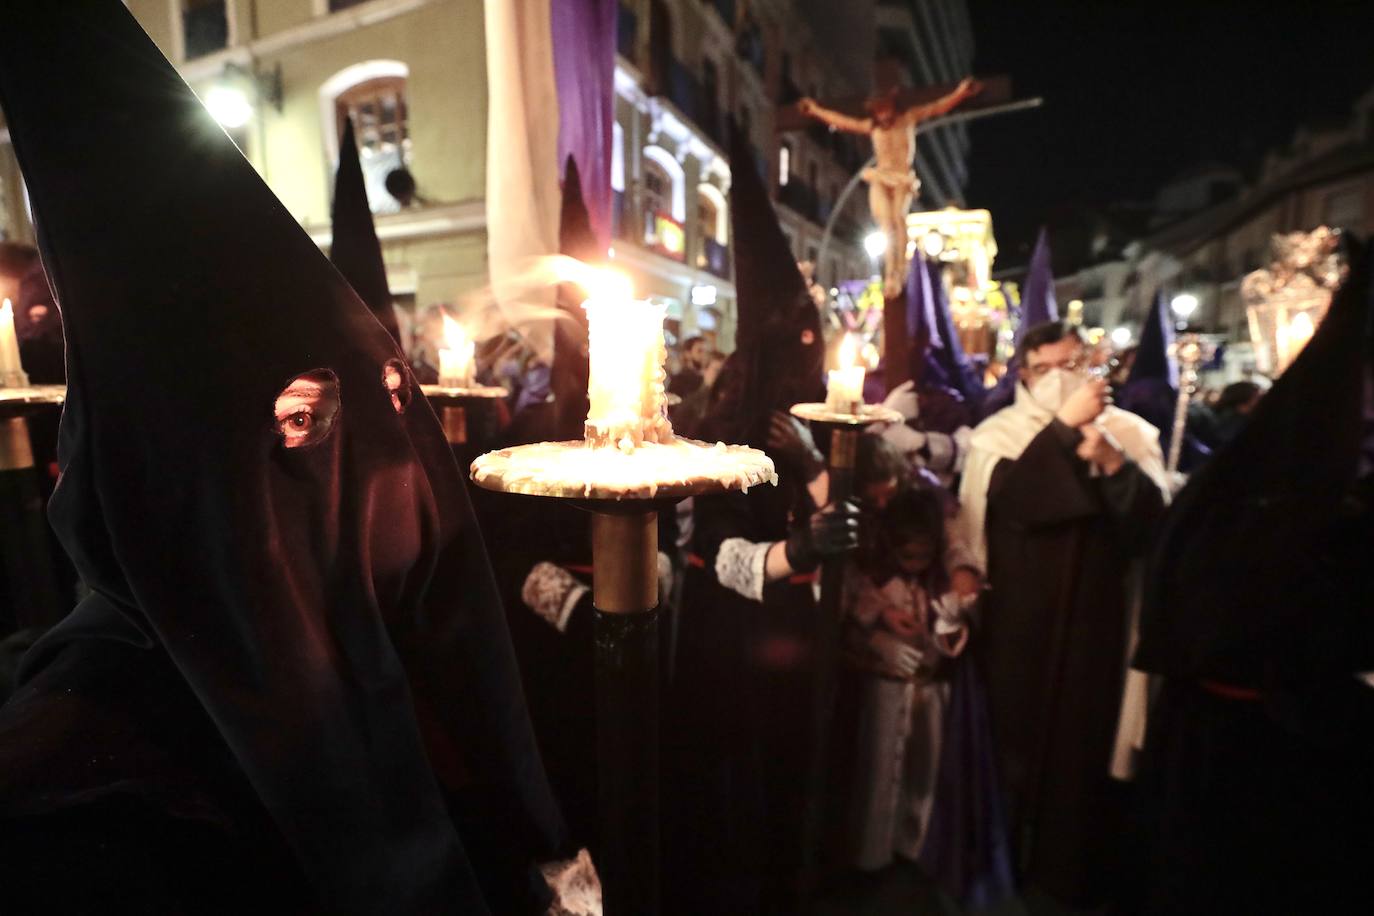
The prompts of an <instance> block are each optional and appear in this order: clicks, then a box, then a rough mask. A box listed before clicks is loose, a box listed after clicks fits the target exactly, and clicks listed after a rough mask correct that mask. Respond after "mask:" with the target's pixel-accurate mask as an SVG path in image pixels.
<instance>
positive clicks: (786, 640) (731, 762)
mask: <svg viewBox="0 0 1374 916" xmlns="http://www.w3.org/2000/svg"><path fill="white" fill-rule="evenodd" d="M731 162H732V166H733V169H732V172H733V175H734V184H733V187H732V190H731V221H732V228H733V234H734V238H735V251H736V265H735V275H736V281H735V282H736V289H737V290H738V293H739V327H738V332H737V337H736V339H737V342H738V346H737V349H736V351H735V352H734V353H733V354H731V356H730V357H729V359H728V360H727V361H726V364H725V366H724V367H723V368H722V370H721V375H720V378H719V379H718V380H717V382H716V388H715V391H714V392H713V396H712V400H713V403H712V406H711V407H710V408H709V409H708V415H707V419H706V422H705V424H704V428H703V430H702V435H703V437H704V438H705V439H707V440H708V441H714V440H722V441H726V442H739V443H745V444H748V445H751V446H754V447H756V448H762V447H764V445H765V444H766V440H767V430H768V421H769V415H770V413H771V412H773V411H777V410H781V411H786V410H787V409H788V407H790V406H791V405H792V404H794V403H797V402H801V401H815V400H818V399H820V398H821V397H822V396H823V392H822V391H821V389H820V378H821V369H822V365H823V344H822V342H821V333H820V318H819V315H818V313H817V311H816V306H815V304H814V303H813V302H812V300H811V298H810V296H809V295H808V294H807V291H806V284H805V281H804V280H803V278H802V276H801V274H800V273H799V272H798V271H797V268H796V262H795V260H794V259H793V257H792V255H791V252H790V250H789V249H788V247H787V241H786V239H785V238H784V236H783V234H782V231H781V229H780V228H779V227H778V224H777V219H776V217H775V215H774V213H773V209H772V205H771V203H770V202H769V200H768V196H767V192H766V189H765V188H764V185H763V182H762V180H761V179H760V178H759V176H758V174H757V172H756V170H755V168H754V164H753V158H752V156H751V155H750V154H749V152H748V147H747V144H744V143H743V142H742V140H741V139H740V138H739V137H738V135H737V132H736V136H735V139H734V143H733V144H732V147H731ZM778 474H779V484H778V486H777V487H768V486H764V487H756V488H754V489H752V490H750V491H749V492H748V493H747V494H745V493H731V494H727V495H723V496H710V497H703V498H699V499H697V500H695V513H694V519H693V525H694V530H693V538H692V543H691V558H690V561H689V567H688V570H687V582H686V586H685V589H684V594H683V609H682V618H681V623H680V626H679V630H678V644H677V657H676V662H675V671H676V674H675V678H674V681H673V683H672V685H671V690H670V694H669V696H670V702H669V713H668V717H667V721H666V722H665V725H664V730H663V733H664V740H665V750H664V755H663V759H664V767H665V788H664V793H663V800H664V805H665V816H666V818H667V822H668V828H667V829H666V830H665V833H664V868H665V873H666V876H667V884H668V888H667V892H666V893H665V894H664V906H665V909H666V910H667V911H668V912H674V913H683V914H686V913H715V912H719V913H725V912H729V913H738V914H750V913H764V912H778V913H791V912H797V907H798V906H799V902H798V896H797V892H798V888H799V886H800V878H801V869H802V866H803V864H804V861H805V855H804V837H805V833H806V831H805V829H804V825H805V818H806V811H807V801H808V799H807V780H808V778H809V773H810V754H811V732H810V724H811V713H812V696H813V694H812V691H813V677H812V673H813V666H812V661H813V656H814V648H815V647H814V645H813V636H814V632H815V626H816V618H815V607H816V603H815V597H814V594H813V592H812V583H813V582H814V579H815V577H814V575H804V576H795V577H792V578H791V579H785V580H783V581H780V582H775V583H772V584H770V585H766V586H765V587H764V588H763V600H762V601H761V602H760V601H756V600H753V599H750V598H747V597H745V596H743V595H741V594H739V593H738V592H736V591H733V590H731V589H729V588H727V587H725V586H724V585H722V584H721V582H720V580H719V578H718V576H717V574H716V559H717V555H718V552H719V550H720V547H721V544H722V543H723V542H724V541H726V540H727V539H730V538H743V539H744V540H746V541H751V542H754V543H759V544H763V543H769V542H774V541H780V540H785V539H786V538H787V535H788V533H789V531H790V528H791V526H792V525H793V524H802V523H805V520H806V519H807V518H808V517H809V516H810V514H811V512H813V511H814V510H815V508H816V506H815V505H814V503H813V501H812V499H811V496H810V493H809V492H808V490H807V488H806V481H805V479H804V477H803V476H802V475H801V473H800V472H799V471H798V470H796V469H794V468H791V467H788V466H786V465H785V464H784V463H782V462H779V464H778Z"/></svg>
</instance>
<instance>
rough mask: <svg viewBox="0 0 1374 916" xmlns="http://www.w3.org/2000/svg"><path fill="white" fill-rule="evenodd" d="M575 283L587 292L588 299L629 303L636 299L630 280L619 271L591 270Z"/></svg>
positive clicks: (606, 269)
mask: <svg viewBox="0 0 1374 916" xmlns="http://www.w3.org/2000/svg"><path fill="white" fill-rule="evenodd" d="M575 282H576V283H577V284H578V285H579V286H581V287H582V288H583V289H585V290H586V291H587V298H588V299H604V300H607V301H612V302H629V301H630V300H631V299H633V298H634V286H633V285H632V284H631V283H630V278H629V277H627V276H626V275H625V274H623V273H621V272H620V271H618V270H610V269H608V268H590V269H588V270H587V271H586V272H585V273H584V274H583V275H582V276H580V277H578V278H577V279H576V281H575Z"/></svg>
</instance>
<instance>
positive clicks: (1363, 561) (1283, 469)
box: [1134, 247, 1374, 914]
mask: <svg viewBox="0 0 1374 916" xmlns="http://www.w3.org/2000/svg"><path fill="white" fill-rule="evenodd" d="M1370 266H1371V265H1370V252H1369V250H1368V248H1364V247H1356V248H1355V250H1354V251H1353V253H1352V258H1351V268H1350V273H1349V275H1348V277H1347V279H1346V282H1345V284H1344V285H1343V287H1342V289H1341V290H1340V292H1339V293H1337V295H1336V296H1335V297H1334V299H1333V302H1332V304H1331V307H1330V311H1329V312H1328V314H1327V317H1326V319H1325V320H1324V321H1323V323H1322V325H1321V327H1320V328H1319V329H1318V330H1317V333H1316V334H1315V335H1314V336H1313V338H1312V340H1311V341H1310V342H1309V343H1308V345H1307V347H1306V348H1304V350H1303V352H1302V353H1301V355H1300V356H1299V357H1298V359H1297V360H1296V361H1294V363H1293V364H1292V365H1291V366H1290V367H1289V368H1288V370H1287V371H1286V372H1285V373H1284V374H1283V376H1282V377H1281V378H1280V379H1279V380H1278V381H1277V382H1276V383H1275V385H1274V387H1273V389H1272V390H1271V391H1270V392H1269V393H1268V394H1267V395H1265V398H1264V400H1263V401H1261V402H1260V405H1259V406H1258V407H1257V408H1256V409H1255V412H1254V414H1253V416H1252V418H1251V421H1250V423H1249V424H1248V425H1247V426H1246V427H1245V428H1244V429H1243V431H1242V432H1241V433H1240V435H1239V437H1238V438H1237V439H1236V440H1235V441H1234V442H1232V443H1230V444H1229V445H1227V446H1226V447H1224V448H1223V449H1221V450H1220V451H1219V452H1218V453H1217V455H1216V456H1215V457H1214V458H1213V459H1212V461H1211V462H1210V463H1209V464H1208V465H1206V466H1205V467H1204V468H1203V469H1202V470H1200V471H1199V472H1198V473H1197V474H1196V475H1194V477H1193V478H1192V480H1190V481H1189V484H1188V486H1187V487H1186V488H1185V489H1184V490H1183V492H1182V493H1180V494H1179V497H1178V499H1177V500H1176V501H1175V503H1174V506H1173V507H1172V508H1171V510H1170V512H1169V516H1168V523H1167V525H1166V526H1165V529H1164V531H1163V532H1162V535H1161V537H1160V540H1159V543H1158V544H1157V545H1156V547H1155V549H1154V551H1153V552H1152V555H1151V565H1150V571H1149V576H1148V578H1147V583H1146V590H1145V601H1144V606H1143V609H1142V618H1141V633H1140V648H1139V651H1138V653H1137V656H1136V665H1137V667H1140V668H1143V669H1145V670H1146V671H1149V672H1151V673H1153V674H1156V675H1162V676H1163V677H1162V687H1161V689H1160V697H1159V701H1158V702H1157V704H1156V706H1155V708H1154V710H1153V711H1152V714H1151V720H1150V729H1149V735H1148V737H1147V740H1146V748H1145V758H1144V761H1143V772H1142V779H1141V789H1142V799H1141V801H1142V804H1141V811H1140V819H1139V826H1140V829H1141V836H1142V839H1143V843H1142V855H1141V866H1142V872H1141V874H1140V876H1139V885H1140V886H1139V888H1138V891H1137V893H1136V894H1135V895H1134V896H1135V898H1136V900H1137V901H1138V902H1139V909H1140V910H1141V911H1143V912H1148V913H1152V914H1154V913H1158V914H1164V913H1169V914H1176V913H1181V914H1189V913H1215V912H1246V913H1296V912H1331V913H1334V912H1357V911H1359V910H1361V909H1365V908H1367V907H1368V903H1369V900H1370V899H1371V896H1372V895H1374V879H1371V877H1370V871H1369V867H1368V864H1369V862H1370V861H1371V859H1374V836H1371V833H1370V830H1369V824H1370V823H1371V821H1374V779H1371V778H1370V774H1371V773H1374V686H1371V685H1370V684H1369V683H1368V682H1367V681H1366V680H1363V679H1361V678H1360V677H1358V676H1357V675H1358V674H1359V673H1361V672H1370V671H1374V573H1371V565H1370V557H1371V550H1372V549H1374V473H1371V470H1372V469H1371V467H1370V465H1369V464H1368V462H1367V459H1363V460H1362V458H1361V449H1362V448H1363V449H1365V452H1366V455H1367V454H1368V452H1369V449H1370V447H1371V445H1374V382H1372V381H1371V376H1370V366H1371V362H1372V361H1371V349H1370V348H1371V336H1370V328H1369V322H1370V314H1371V307H1370V299H1371V287H1370V280H1371V271H1370Z"/></svg>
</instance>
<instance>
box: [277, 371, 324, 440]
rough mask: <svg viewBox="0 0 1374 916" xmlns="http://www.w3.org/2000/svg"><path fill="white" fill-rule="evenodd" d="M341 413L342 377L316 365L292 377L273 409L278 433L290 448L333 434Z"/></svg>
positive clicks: (278, 396)
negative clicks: (332, 430) (340, 387)
mask: <svg viewBox="0 0 1374 916" xmlns="http://www.w3.org/2000/svg"><path fill="white" fill-rule="evenodd" d="M338 414H339V380H338V377H337V376H335V375H334V373H333V372H330V371H329V370H328V369H315V370H313V371H311V372H307V373H305V374H304V375H298V376H296V377H295V378H294V379H292V380H291V381H290V383H289V384H287V386H286V387H285V388H283V389H282V392H281V394H279V395H277V403H276V406H275V409H274V410H273V415H274V417H275V419H276V426H277V434H278V435H279V436H281V438H282V445H284V446H285V447H286V448H300V447H302V446H306V445H314V444H316V443H317V442H320V441H321V440H322V439H324V438H325V437H326V436H328V435H329V431H330V430H331V429H333V428H334V420H335V418H336V417H337V416H338Z"/></svg>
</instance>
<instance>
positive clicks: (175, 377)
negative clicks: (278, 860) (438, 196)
mask: <svg viewBox="0 0 1374 916" xmlns="http://www.w3.org/2000/svg"><path fill="white" fill-rule="evenodd" d="M0 106H3V109H4V112H5V115H6V118H7V120H8V124H9V128H10V132H11V136H12V139H13V141H14V145H15V149H16V152H17V153H18V157H19V161H20V165H21V168H22V169H23V172H24V176H25V179H26V181H27V185H28V188H29V192H30V194H31V197H32V201H33V211H34V215H35V217H36V221H37V226H38V232H39V237H40V248H41V250H42V254H43V258H44V261H45V263H46V265H47V268H48V271H49V274H50V277H51V279H52V283H53V288H54V290H55V292H56V294H57V299H58V303H59V305H60V306H61V308H62V311H63V319H64V326H65V330H66V335H67V365H68V369H69V389H68V396H67V404H66V413H65V416H64V419H63V423H62V430H61V442H60V454H61V463H62V467H63V476H62V479H61V482H60V484H59V486H58V489H57V492H56V494H55V495H54V497H53V500H52V505H51V508H50V516H51V518H52V521H53V524H54V526H55V527H56V528H57V529H58V531H59V532H60V534H61V537H62V539H63V542H64V543H65V545H66V546H67V548H68V550H69V552H70V553H71V555H72V557H73V558H74V560H75V562H76V564H77V566H78V567H79V569H80V571H81V573H82V575H83V578H84V579H85V580H86V582H87V583H89V585H90V586H91V588H92V590H93V592H94V594H93V595H92V596H91V597H90V598H88V599H87V600H85V601H83V602H82V603H81V605H79V606H78V608H77V609H76V610H75V611H74V612H73V613H72V614H71V615H70V616H69V617H68V618H67V619H66V620H65V621H64V622H63V623H62V624H60V625H59V626H58V627H57V628H56V629H55V630H54V631H52V632H51V633H50V634H49V636H48V637H47V638H46V639H45V640H44V641H43V642H42V643H41V644H40V645H39V646H38V647H36V648H35V650H34V651H33V652H32V653H31V654H30V655H29V657H28V659H27V660H26V671H25V672H24V673H23V677H24V678H25V679H26V684H24V685H23V686H21V688H20V690H19V692H18V693H17V694H16V696H15V699H14V700H12V701H11V703H10V704H9V705H8V706H7V707H5V709H4V710H3V713H0V818H13V817H15V816H19V815H25V816H28V817H33V816H42V815H44V814H45V813H51V812H57V811H59V810H65V811H66V812H67V813H70V812H71V811H72V810H73V809H79V808H80V806H82V805H86V804H90V803H92V802H93V801H94V800H98V799H100V798H109V797H119V798H124V799H127V798H134V799H143V800H145V801H147V803H148V804H150V805H154V806H157V807H159V808H162V809H167V810H172V811H185V810H188V809H189V808H190V807H191V806H190V805H189V803H186V798H187V797H189V796H195V797H196V798H197V799H199V801H198V802H197V804H196V806H195V809H196V810H201V811H203V810H204V809H205V807H206V804H207V803H205V800H204V797H203V796H204V792H203V791H201V790H203V789H204V788H205V786H206V785H212V783H211V781H210V774H211V773H212V772H213V771H214V769H215V763H214V760H213V758H214V754H215V751H216V749H218V750H220V751H223V752H224V754H223V756H224V761H223V762H224V765H225V767H226V768H227V769H228V770H229V771H230V772H231V773H233V774H241V776H244V777H246V785H247V786H248V787H250V788H251V792H249V793H247V798H249V799H250V800H251V801H252V802H254V803H258V802H260V805H261V808H263V809H265V811H266V812H267V813H268V814H269V815H270V819H271V823H272V824H274V825H275V829H276V831H278V832H279V833H280V835H281V836H282V837H283V838H284V839H285V841H286V843H287V844H288V845H289V846H290V848H291V849H292V850H293V852H294V858H295V861H296V863H298V865H299V867H300V869H301V870H302V871H303V872H304V875H305V877H306V879H307V880H308V883H309V886H310V888H311V889H312V892H313V895H314V896H315V898H316V899H317V901H318V902H319V904H321V905H322V906H323V907H324V908H326V909H327V910H328V911H329V912H368V913H379V912H394V913H406V912H426V913H430V912H455V913H481V912H488V911H494V912H501V913H507V912H522V911H526V910H528V909H530V908H531V907H533V908H537V904H531V905H530V906H526V905H524V904H522V903H519V902H517V901H518V898H519V896H520V895H519V893H517V887H518V885H519V883H520V881H521V880H522V879H523V877H524V876H525V875H526V874H527V872H526V869H525V866H526V865H528V863H529V862H530V860H531V858H532V857H533V855H534V853H535V852H536V850H538V849H540V848H542V847H544V846H546V845H548V844H550V843H551V842H552V840H553V834H554V833H555V832H556V820H557V818H556V815H555V814H554V813H553V809H552V802H551V799H550V797H549V795H548V791H547V786H546V783H545V780H544V776H543V772H542V769H541V767H540V764H539V759H538V755H537V752H536V750H535V748H534V744H533V740H532V737H531V734H530V729H529V724H528V718H527V715H526V712H525V707H524V702H523V700H522V698H521V693H520V687H519V680H518V676H517V672H516V669H515V665H514V661H513V658H512V653H511V650H510V645H509V639H508V636H507V632H506V627H505V622H504V619H503V615H502V611H501V607H500V602H499V600H498V597H497V594H496V590H495V586H494V582H493V579H492V576H491V572H490V568H489V566H488V563H487V557H486V554H485V551H484V549H483V546H482V543H481V539H480V536H479V535H478V533H477V531H476V526H475V523H474V520H473V515H472V510H471V506H470V503H469V500H468V496H467V493H466V490H465V485H464V482H463V478H462V476H461V474H460V472H459V470H458V468H457V466H456V465H455V463H454V460H453V457H452V454H451V452H450V450H449V447H448V445H447V443H446V442H445V441H444V437H443V435H442V433H441V431H440V427H439V424H438V422H437V420H436V419H435V416H434V414H433V412H432V411H431V410H430V408H429V406H428V403H427V402H426V400H425V398H424V397H422V396H420V394H419V393H418V391H413V389H414V387H415V386H414V383H413V380H411V378H410V376H409V373H408V372H407V371H406V370H405V367H404V365H403V364H402V363H400V361H399V353H398V352H397V350H396V346H395V343H394V342H393V341H392V340H391V339H390V338H389V337H388V336H387V334H386V332H385V331H384V330H383V329H382V327H381V326H380V325H379V324H378V323H377V322H376V320H375V319H374V318H373V317H372V315H371V314H370V313H369V312H368V310H367V308H366V307H365V306H364V305H363V303H362V302H361V301H359V299H358V298H357V296H355V295H354V293H353V291H352V290H351V289H350V288H349V287H348V285H347V284H346V283H345V282H344V281H343V278H342V277H340V276H339V274H338V273H337V272H336V271H335V270H334V269H333V268H332V267H331V266H330V265H329V263H328V262H327V261H326V259H325V258H324V257H323V255H322V254H321V253H320V252H319V251H318V249H316V248H315V246H314V245H313V244H312V243H311V241H310V239H309V237H308V236H307V235H306V234H305V233H304V232H303V231H302V230H301V229H300V227H299V226H298V225H297V224H296V222H295V221H294V220H293V219H292V217H291V215H290V214H289V213H288V212H287V211H286V210H285V209H284V208H283V207H282V206H281V204H280V203H279V202H278V201H277V200H276V198H275V197H273V195H272V193H271V192H270V191H269V190H268V188H267V187H266V186H265V185H264V184H263V183H262V181H261V180H260V179H259V178H258V176H257V175H256V174H255V173H254V171H253V169H252V168H251V166H250V165H249V164H248V163H247V162H246V161H245V160H244V159H243V157H242V156H241V155H240V154H239V152H238V150H237V149H235V147H234V146H233V144H232V143H231V142H230V141H229V139H228V138H227V137H226V136H225V135H224V134H223V132H222V131H220V130H219V129H218V128H216V127H215V126H214V124H213V123H212V122H211V121H210V120H209V118H208V116H207V114H206V112H205V110H204V109H203V107H202V106H201V105H200V103H199V102H198V101H197V99H196V98H195V96H194V95H193V94H192V93H191V91H190V90H189V89H188V88H187V87H186V85H185V84H184V83H183V82H182V80H181V79H180V77H179V76H178V75H177V74H176V72H175V71H174V70H173V68H172V67H171V65H170V64H169V63H168V62H167V61H166V60H165V59H164V58H163V56H162V55H161V53H159V52H158V50H157V49H156V48H155V47H154V45H153V43H152V42H151V41H150V40H149V39H148V38H147V36H146V35H144V34H143V32H142V30H141V29H140V28H139V27H138V25H137V24H136V23H135V21H134V19H133V17H132V16H131V15H130V14H129V12H128V11H127V10H126V9H125V8H124V7H123V6H122V4H120V3H117V2H114V0H105V2H95V0H91V2H82V3H63V4H54V3H50V2H47V0H21V2H12V3H7V4H6V5H5V7H4V20H3V28H0ZM130 188H136V189H137V193H134V194H131V193H129V189H130ZM312 372H313V373H315V375H314V376H313V378H314V379H316V381H317V384H318V385H319V387H320V388H321V389H322V390H323V391H324V392H325V393H326V397H324V398H323V399H321V400H320V401H319V402H318V403H317V404H316V405H315V406H314V407H312V408H308V409H303V410H296V411H294V412H292V413H289V414H287V415H285V416H278V415H277V414H278V411H277V410H276V409H275V408H274V405H275V404H276V403H277V399H278V396H279V394H281V393H282V392H283V390H284V389H285V388H286V387H287V386H288V385H289V384H290V383H292V381H293V380H295V379H297V378H298V377H300V376H302V375H303V374H305V373H312ZM388 378H389V380H390V385H391V388H395V389H396V390H394V391H393V390H389V387H388ZM331 392H332V395H333V398H334V399H335V403H334V405H333V408H332V414H331V406H330V403H329V402H330V400H331V398H330V397H329V396H328V395H329V394H330V393H331ZM411 392H413V396H411ZM312 410H313V412H311V411H312ZM302 414H305V415H304V416H303V417H302ZM331 417H332V419H331ZM286 436H292V437H299V438H298V439H296V441H298V442H299V443H300V447H294V448H287V447H285V446H286V444H287V440H286V439H285V438H284V437H286ZM157 672H161V674H157ZM183 695H184V702H181V701H180V700H178V697H182V696H183ZM178 704H180V705H178ZM169 708H177V709H179V710H180V712H179V713H178V715H179V716H180V718H178V717H177V716H171V717H170V718H168V717H167V716H163V717H161V718H159V714H158V712H157V711H158V710H167V709H169ZM169 715H170V714H169ZM187 717H189V718H187ZM107 722H118V723H120V727H119V728H118V729H112V728H108V727H106V726H105V725H104V724H103V723H107ZM202 734H208V735H209V736H210V737H206V738H204V740H203V741H199V743H198V739H197V737H196V736H199V735H202ZM135 746H136V747H139V748H143V749H144V750H145V751H147V753H144V754H135V753H126V750H127V749H128V748H130V747H135ZM149 749H151V750H149ZM150 759H151V760H162V761H167V760H172V761H180V762H181V763H180V765H178V766H177V767H175V769H176V770H177V772H180V773H190V774H192V780H191V783H190V784H189V785H188V784H184V783H177V784H172V783H170V782H168V781H165V780H162V776H164V775H165V773H166V772H167V770H168V769H172V768H173V767H172V766H171V765H170V764H169V765H168V766H166V767H161V768H159V767H157V766H148V765H145V764H146V762H147V761H148V760H150ZM202 774H203V775H202ZM202 778H203V780H204V783H205V785H201V784H200V783H199V782H197V780H201V779H202ZM230 781H232V779H231V780H230ZM178 786H180V788H178ZM197 793H199V794H197ZM230 801H231V800H226V798H225V797H224V796H222V795H215V794H213V793H212V795H211V797H210V801H209V803H208V804H210V805H211V806H218V807H219V808H220V809H222V810H221V813H220V816H219V817H218V820H225V819H227V820H229V821H230V822H236V821H238V820H239V815H240V813H242V812H244V811H246V810H247V809H246V808H243V807H234V806H233V805H232V804H230ZM245 819H246V815H245ZM4 823H5V822H4V820H0V840H3V839H4V836H3V834H4V831H5V827H4ZM11 823H12V821H11ZM245 877H249V876H245ZM8 890H9V887H7V891H8ZM116 890H117V889H112V891H111V892H112V893H114V892H115V891H116ZM191 902H192V903H193V904H194V903H196V901H191ZM192 908H193V909H194V908H195V907H194V906H193V907H192Z"/></svg>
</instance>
